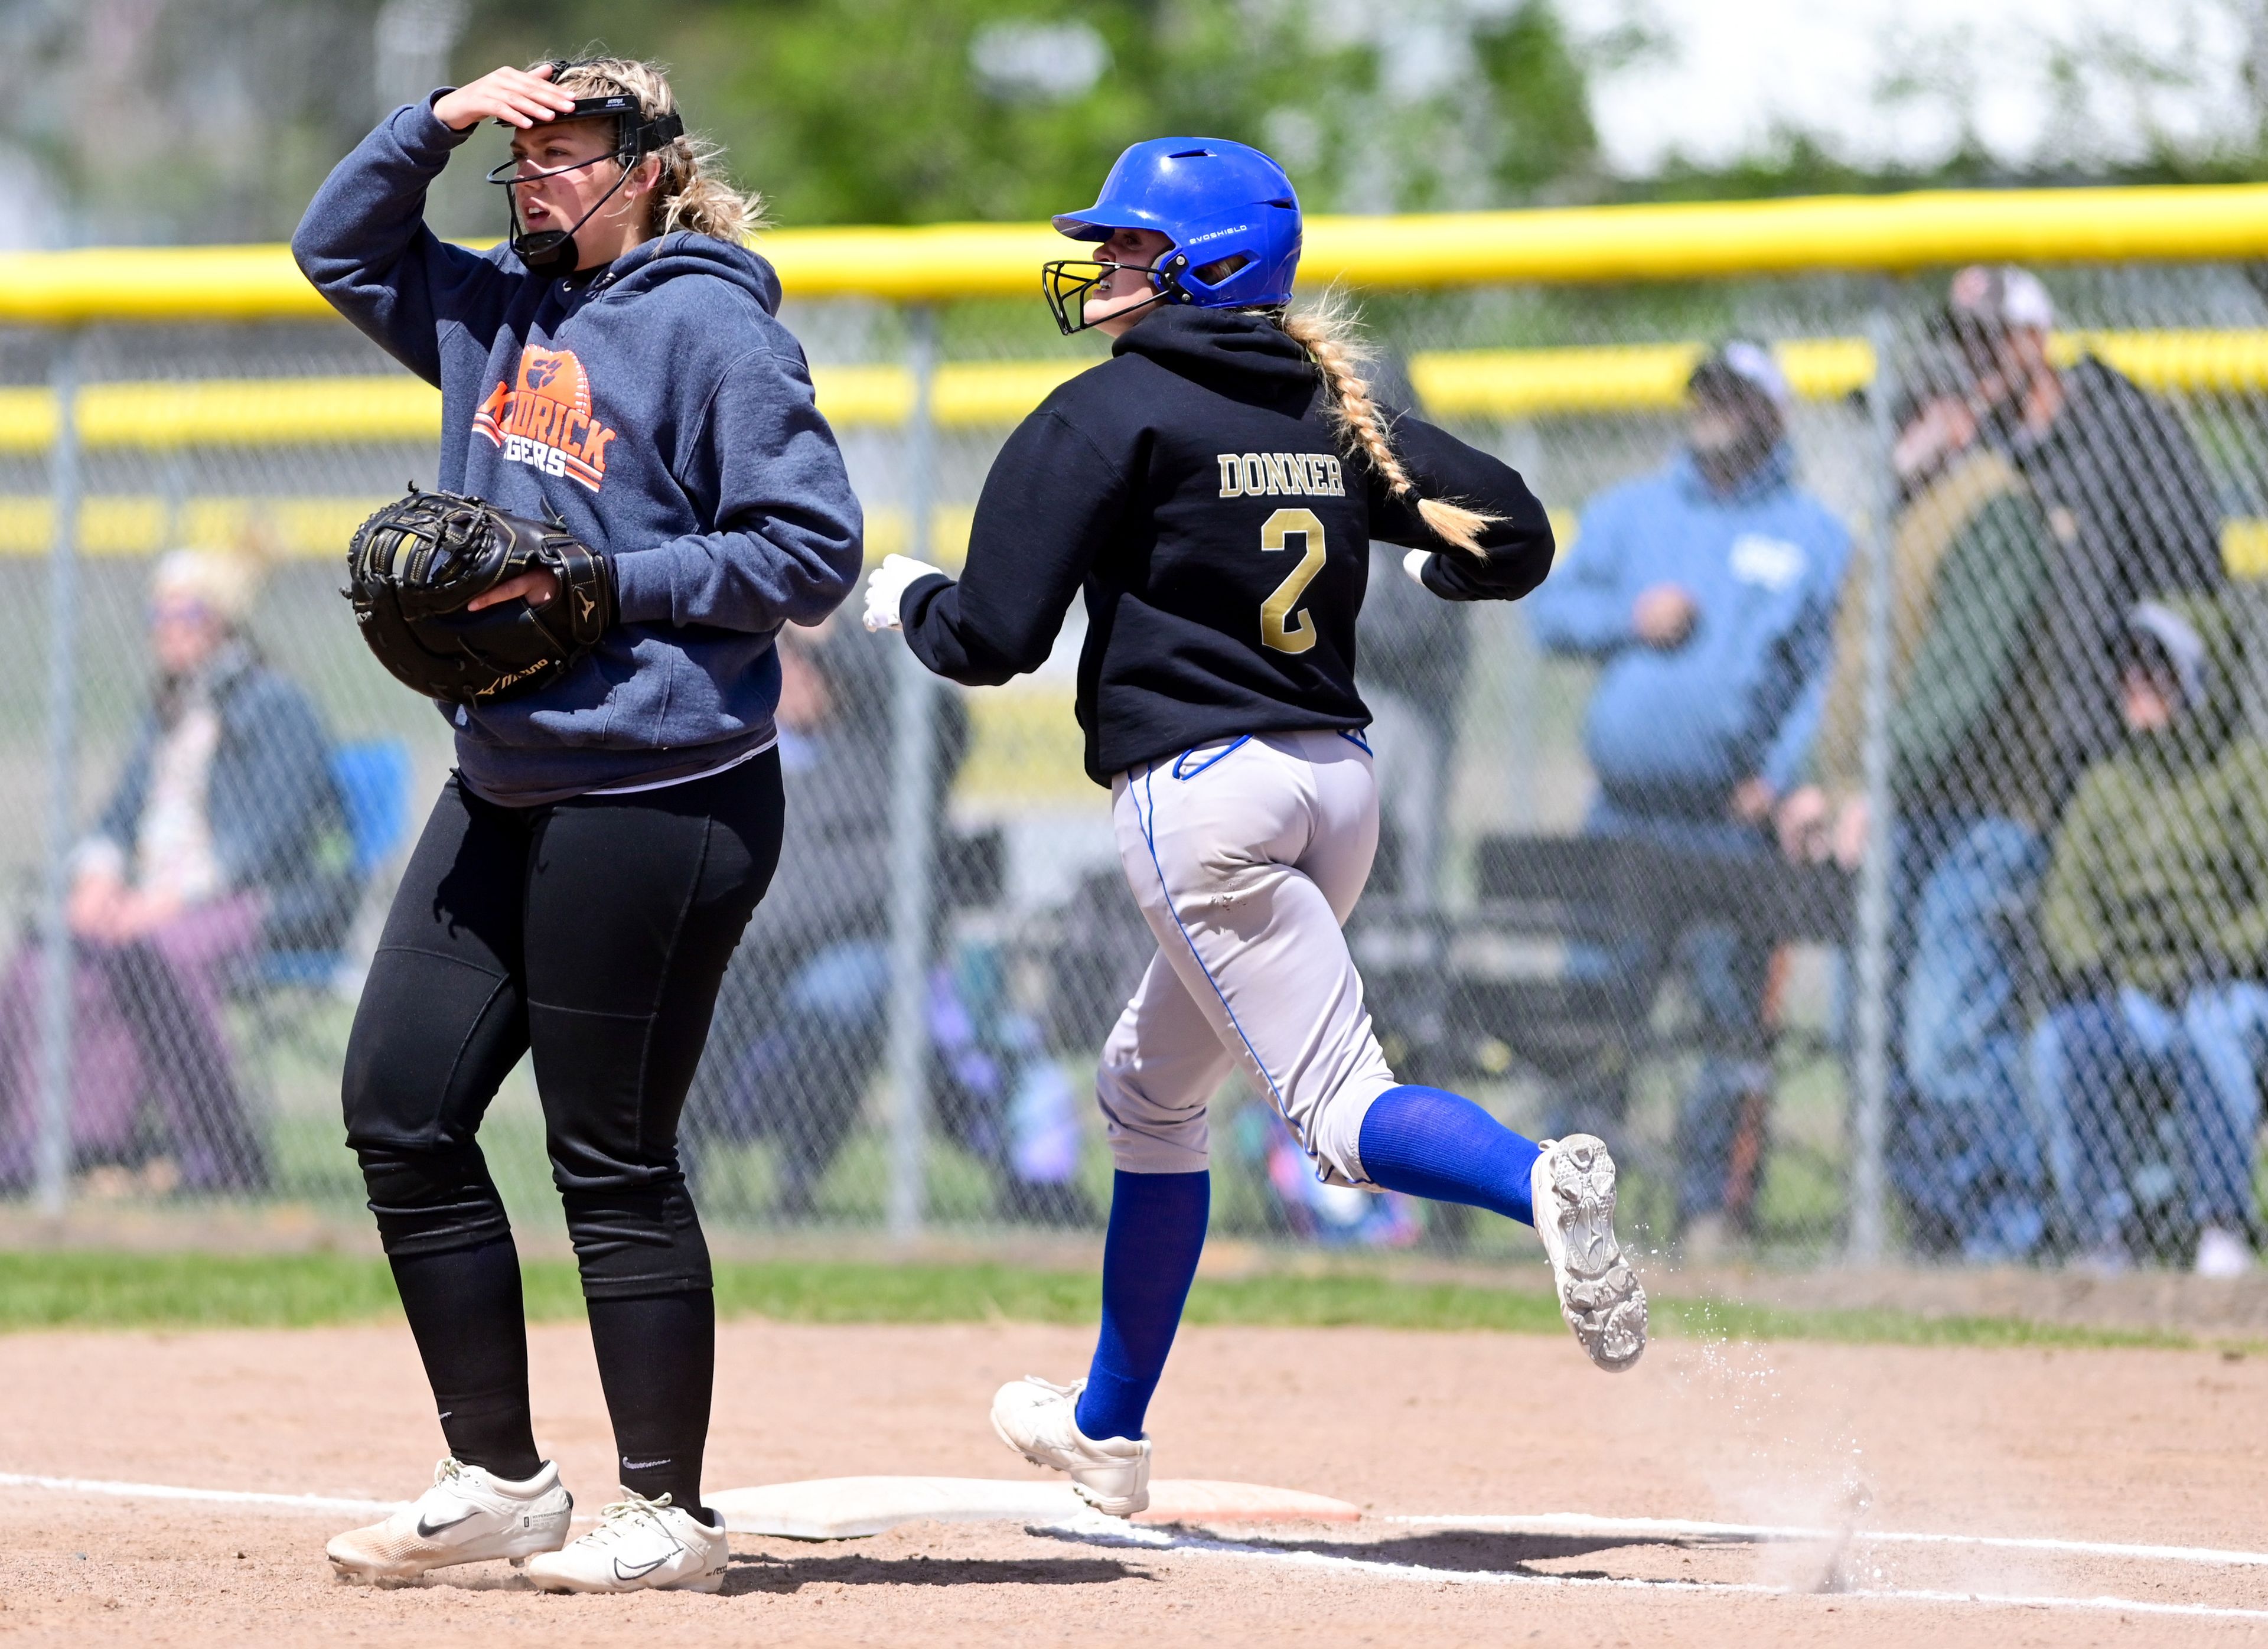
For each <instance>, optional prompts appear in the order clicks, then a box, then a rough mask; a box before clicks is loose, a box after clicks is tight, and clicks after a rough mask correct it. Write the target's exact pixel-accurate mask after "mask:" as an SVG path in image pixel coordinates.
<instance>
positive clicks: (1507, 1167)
mask: <svg viewBox="0 0 2268 1649" xmlns="http://www.w3.org/2000/svg"><path fill="white" fill-rule="evenodd" d="M1355 1148H1356V1149H1357V1150H1358V1151H1359V1152H1361V1153H1362V1171H1363V1172H1364V1173H1365V1174H1368V1175H1369V1176H1370V1178H1371V1179H1372V1180H1373V1182H1376V1183H1378V1184H1380V1185H1382V1186H1384V1187H1385V1188H1386V1189H1388V1190H1389V1191H1403V1192H1406V1193H1407V1194H1408V1195H1410V1196H1425V1197H1430V1198H1432V1200H1433V1201H1434V1202H1437V1203H1468V1204H1471V1205H1472V1206H1473V1207H1475V1208H1485V1209H1487V1210H1488V1211H1490V1212H1491V1213H1496V1214H1502V1215H1503V1216H1504V1217H1505V1218H1506V1219H1517V1220H1518V1221H1520V1222H1521V1224H1522V1225H1524V1226H1532V1225H1534V1224H1535V1208H1534V1206H1533V1205H1532V1204H1531V1201H1530V1196H1529V1192H1528V1171H1529V1170H1530V1169H1531V1168H1533V1167H1535V1159H1536V1158H1537V1157H1538V1156H1539V1155H1541V1154H1542V1152H1541V1149H1540V1148H1539V1147H1538V1146H1537V1145H1536V1144H1535V1141H1534V1140H1532V1139H1523V1138H1521V1137H1520V1136H1519V1135H1518V1134H1515V1133H1513V1131H1512V1130H1510V1129H1509V1128H1506V1126H1505V1125H1504V1124H1503V1123H1499V1121H1497V1120H1496V1118H1495V1117H1493V1116H1491V1115H1489V1114H1488V1113H1487V1112H1486V1111H1484V1110H1483V1109H1481V1108H1480V1107H1479V1106H1477V1105H1476V1104H1474V1103H1473V1102H1472V1101H1470V1100H1468V1099H1465V1098H1463V1097H1462V1095H1459V1094H1454V1093H1444V1092H1443V1091H1442V1090H1441V1089H1440V1088H1420V1087H1416V1086H1408V1085H1405V1086H1402V1087H1398V1088H1388V1090H1387V1091H1386V1092H1385V1093H1381V1094H1380V1095H1379V1096H1378V1098H1377V1099H1375V1100H1374V1101H1372V1102H1371V1107H1370V1109H1369V1111H1368V1112H1366V1114H1365V1115H1364V1116H1363V1119H1362V1132H1361V1134H1360V1135H1359V1137H1358V1138H1357V1141H1356V1145H1355Z"/></svg>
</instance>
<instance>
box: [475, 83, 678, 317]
mask: <svg viewBox="0 0 2268 1649" xmlns="http://www.w3.org/2000/svg"><path fill="white" fill-rule="evenodd" d="M573 67H575V65H574V64H572V63H565V62H558V61H555V62H554V63H552V65H551V77H552V78H553V79H554V80H556V79H558V78H559V77H560V76H562V75H563V74H565V73H566V72H567V70H570V69H572V68H573ZM608 118H612V119H613V121H614V122H615V146H614V149H613V151H611V152H609V153H608V154H603V155H593V156H592V157H591V158H589V159H588V160H578V161H577V162H575V163H574V165H572V166H554V167H553V168H552V169H551V170H550V171H549V172H528V173H523V172H521V171H520V169H519V159H518V158H517V157H515V158H512V159H510V160H507V161H505V162H504V164H503V165H502V166H497V167H496V168H495V169H494V170H492V171H491V172H490V173H489V181H490V182H491V183H494V184H496V185H497V186H499V187H500V188H502V189H503V190H504V200H505V202H507V207H506V210H507V211H508V213H509V215H510V218H511V222H512V250H513V251H514V252H516V253H518V254H519V261H521V262H522V263H525V264H526V265H527V268H528V271H529V273H531V274H534V275H539V276H550V275H570V274H572V273H573V272H574V269H575V264H576V251H575V232H576V231H577V230H578V229H580V228H581V227H582V226H583V225H585V224H587V223H589V222H590V221H591V215H592V213H593V212H596V211H597V210H599V209H600V207H601V206H604V205H605V204H606V203H607V202H608V201H610V200H612V199H614V197H615V190H616V189H619V188H622V185H623V184H624V183H625V182H627V181H628V180H629V179H630V173H631V172H633V171H634V170H636V168H637V163H638V162H639V161H641V160H643V159H644V158H646V157H647V156H648V155H650V154H652V153H653V152H654V151H656V150H659V149H661V148H664V147H666V145H668V144H672V143H674V142H675V141H676V140H677V139H678V138H680V137H681V136H684V134H685V121H684V120H683V119H682V118H681V116H679V115H678V114H677V113H676V112H675V111H674V110H672V111H671V112H670V113H668V114H656V115H652V116H651V117H649V116H648V115H647V114H646V113H645V111H644V109H643V108H642V107H640V106H639V104H638V100H637V98H635V97H633V96H631V95H630V93H629V92H608V93H607V94H605V95H604V96H602V97H589V98H577V99H575V107H573V108H571V109H570V110H568V111H567V113H565V114H562V115H560V116H559V117H558V119H557V120H556V121H552V122H550V123H551V124H554V125H562V126H563V125H565V124H567V123H568V122H569V121H594V120H605V119H608ZM504 123H505V122H504V121H497V125H499V126H502V125H504ZM601 160H612V161H614V162H615V164H616V165H618V166H620V167H621V168H622V173H621V175H620V176H618V177H617V178H615V180H614V182H613V183H612V184H611V185H610V186H609V187H608V189H607V192H606V193H605V194H604V195H600V196H599V198H598V199H597V200H595V201H593V202H591V205H590V209H589V210H586V211H585V213H584V214H583V215H582V216H581V217H578V218H577V219H576V220H575V221H574V223H573V224H571V225H569V226H568V227H567V228H565V229H540V230H536V231H534V232H529V231H527V230H526V229H524V228H522V227H521V226H520V221H519V186H520V185H521V184H523V183H535V182H539V181H541V180H543V179H545V178H556V177H558V176H560V175H562V174H563V173H569V172H580V171H581V170H582V169H583V168H584V167H585V166H597V165H598V164H599V163H600V161H601Z"/></svg>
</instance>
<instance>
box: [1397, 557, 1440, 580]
mask: <svg viewBox="0 0 2268 1649" xmlns="http://www.w3.org/2000/svg"><path fill="white" fill-rule="evenodd" d="M1432 559H1433V552H1432V550H1430V549H1413V550H1411V551H1410V553H1409V554H1408V555H1406V556H1403V558H1402V571H1404V572H1406V573H1408V574H1409V575H1410V577H1411V578H1415V579H1417V580H1418V583H1419V584H1420V585H1423V584H1424V583H1425V563H1427V562H1429V561H1431V560H1432Z"/></svg>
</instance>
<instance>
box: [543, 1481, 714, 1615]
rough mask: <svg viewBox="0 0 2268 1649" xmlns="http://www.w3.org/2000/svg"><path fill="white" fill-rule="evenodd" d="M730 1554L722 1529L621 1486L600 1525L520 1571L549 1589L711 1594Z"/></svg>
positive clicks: (602, 1514) (666, 1502) (664, 1500)
mask: <svg viewBox="0 0 2268 1649" xmlns="http://www.w3.org/2000/svg"><path fill="white" fill-rule="evenodd" d="M729 1557H731V1551H730V1550H729V1547H728V1545H727V1542H726V1541H725V1529H724V1526H723V1525H722V1524H719V1525H718V1526H717V1527H716V1528H711V1527H710V1526H709V1525H708V1524H706V1523H703V1521H702V1520H700V1519H699V1518H697V1517H696V1516H695V1515H694V1514H693V1513H690V1512H689V1511H687V1510H686V1509H685V1508H684V1507H682V1506H675V1505H670V1503H669V1497H668V1496H667V1495H664V1496H662V1497H661V1498H660V1499H659V1500H648V1499H645V1498H643V1497H641V1496H638V1495H635V1494H632V1493H631V1492H630V1491H629V1490H628V1489H625V1490H623V1491H622V1498H621V1499H619V1500H617V1501H615V1503H614V1504H613V1505H610V1506H608V1507H607V1508H606V1509H605V1510H604V1511H602V1512H600V1513H599V1527H598V1528H594V1529H593V1530H592V1531H591V1532H590V1533H589V1534H587V1535H583V1536H582V1537H580V1538H579V1539H578V1540H576V1541H575V1542H572V1543H571V1544H570V1545H568V1546H565V1547H563V1548H562V1549H561V1550H557V1551H555V1552H549V1553H547V1554H545V1555H544V1556H542V1557H531V1558H529V1559H528V1561H527V1578H528V1579H531V1580H533V1581H534V1582H535V1584H536V1585H538V1586H541V1587H542V1588H543V1589H544V1590H545V1591H547V1592H714V1591H716V1590H717V1589H718V1587H720V1586H723V1585H724V1584H725V1563H726V1561H727V1560H728V1559H729Z"/></svg>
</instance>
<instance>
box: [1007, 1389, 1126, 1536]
mask: <svg viewBox="0 0 2268 1649" xmlns="http://www.w3.org/2000/svg"><path fill="white" fill-rule="evenodd" d="M1085 1390H1086V1381H1085V1380H1079V1381H1077V1382H1075V1383H1074V1384H1071V1385H1069V1386H1058V1385H1057V1384H1056V1383H1055V1382H1054V1381H1053V1380H1042V1379H1041V1378H1040V1377H1039V1376H1038V1375H1037V1374H1027V1375H1025V1376H1024V1378H1023V1379H1021V1380H1012V1381H1010V1382H1009V1383H1008V1384H1007V1385H1005V1386H1003V1387H1001V1388H1000V1389H999V1390H998V1392H996V1393H995V1394H994V1395H993V1397H992V1431H993V1433H994V1434H995V1435H996V1436H998V1438H999V1439H1000V1440H1001V1441H1002V1442H1003V1443H1005V1444H1006V1445H1007V1446H1008V1447H1010V1448H1013V1449H1014V1450H1015V1451H1016V1452H1017V1453H1018V1454H1021V1455H1022V1456H1023V1457H1024V1458H1025V1459H1026V1460H1028V1461H1031V1462H1032V1464H1034V1465H1035V1466H1047V1467H1051V1468H1053V1469H1055V1470H1057V1471H1061V1472H1068V1473H1070V1474H1071V1487H1072V1489H1074V1490H1075V1491H1078V1494H1079V1498H1080V1499H1082V1500H1084V1501H1086V1503H1087V1504H1088V1505H1091V1506H1093V1507H1094V1509H1095V1510H1096V1511H1098V1512H1102V1513H1108V1515H1109V1516H1112V1517H1131V1516H1133V1515H1134V1514H1135V1513H1137V1512H1139V1511H1143V1510H1145V1508H1147V1507H1148V1505H1149V1504H1150V1439H1148V1438H1146V1437H1143V1438H1132V1439H1128V1438H1123V1437H1107V1438H1099V1439H1098V1438H1092V1437H1089V1436H1087V1435H1086V1433H1085V1432H1081V1431H1080V1430H1079V1393H1081V1392H1082V1391H1085Z"/></svg>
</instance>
